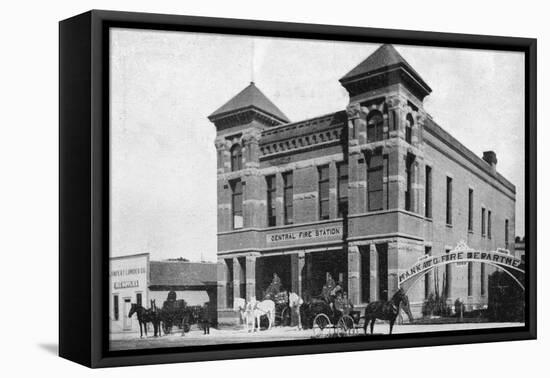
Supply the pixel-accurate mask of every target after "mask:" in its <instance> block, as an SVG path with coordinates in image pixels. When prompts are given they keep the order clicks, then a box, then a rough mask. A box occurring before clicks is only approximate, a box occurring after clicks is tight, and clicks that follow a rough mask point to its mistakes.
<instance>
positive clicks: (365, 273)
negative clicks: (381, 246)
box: [359, 245, 371, 303]
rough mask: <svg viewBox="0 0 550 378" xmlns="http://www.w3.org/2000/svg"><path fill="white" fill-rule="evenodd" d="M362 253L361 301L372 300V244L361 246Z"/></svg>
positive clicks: (367, 301)
mask: <svg viewBox="0 0 550 378" xmlns="http://www.w3.org/2000/svg"><path fill="white" fill-rule="evenodd" d="M359 251H360V253H361V302H362V303H369V302H370V274H371V273H370V246H369V245H364V246H360V247H359Z"/></svg>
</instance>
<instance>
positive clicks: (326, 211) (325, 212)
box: [321, 201, 329, 219]
mask: <svg viewBox="0 0 550 378" xmlns="http://www.w3.org/2000/svg"><path fill="white" fill-rule="evenodd" d="M328 217H329V207H328V201H321V218H322V219H326V218H328Z"/></svg>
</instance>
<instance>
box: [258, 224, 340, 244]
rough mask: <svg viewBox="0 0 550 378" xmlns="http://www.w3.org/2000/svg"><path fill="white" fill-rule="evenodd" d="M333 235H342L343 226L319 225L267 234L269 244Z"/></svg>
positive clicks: (324, 237) (323, 237)
mask: <svg viewBox="0 0 550 378" xmlns="http://www.w3.org/2000/svg"><path fill="white" fill-rule="evenodd" d="M332 237H342V226H331V227H319V228H312V229H307V230H300V231H292V232H277V233H273V234H267V236H266V238H267V243H268V244H272V243H282V242H289V241H299V240H315V239H326V238H332Z"/></svg>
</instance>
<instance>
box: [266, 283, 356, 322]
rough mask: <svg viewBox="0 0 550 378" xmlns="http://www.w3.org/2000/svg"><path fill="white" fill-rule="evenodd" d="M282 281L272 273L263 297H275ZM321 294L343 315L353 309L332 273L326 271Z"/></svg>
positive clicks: (340, 284)
mask: <svg viewBox="0 0 550 378" xmlns="http://www.w3.org/2000/svg"><path fill="white" fill-rule="evenodd" d="M281 287H282V283H281V279H280V278H279V275H278V274H277V273H273V279H272V281H271V283H270V284H269V286H268V287H267V289H266V291H265V298H275V296H276V295H277V294H278V293H279V292H280V291H281ZM321 296H322V297H323V298H324V299H325V301H326V302H327V303H330V305H331V307H333V308H334V309H335V310H338V311H340V312H342V313H343V314H344V315H349V313H350V312H351V311H352V310H353V303H352V302H351V300H350V299H349V297H348V293H347V292H346V291H344V288H343V285H342V282H341V281H338V282H336V281H335V280H334V278H332V274H330V273H327V278H326V283H325V285H324V286H323V289H322V291H321Z"/></svg>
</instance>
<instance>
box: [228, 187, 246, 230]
mask: <svg viewBox="0 0 550 378" xmlns="http://www.w3.org/2000/svg"><path fill="white" fill-rule="evenodd" d="M231 191H232V193H231V211H232V213H233V214H232V216H233V228H234V229H237V228H242V227H243V183H242V182H241V180H235V181H233V182H232V183H231Z"/></svg>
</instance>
